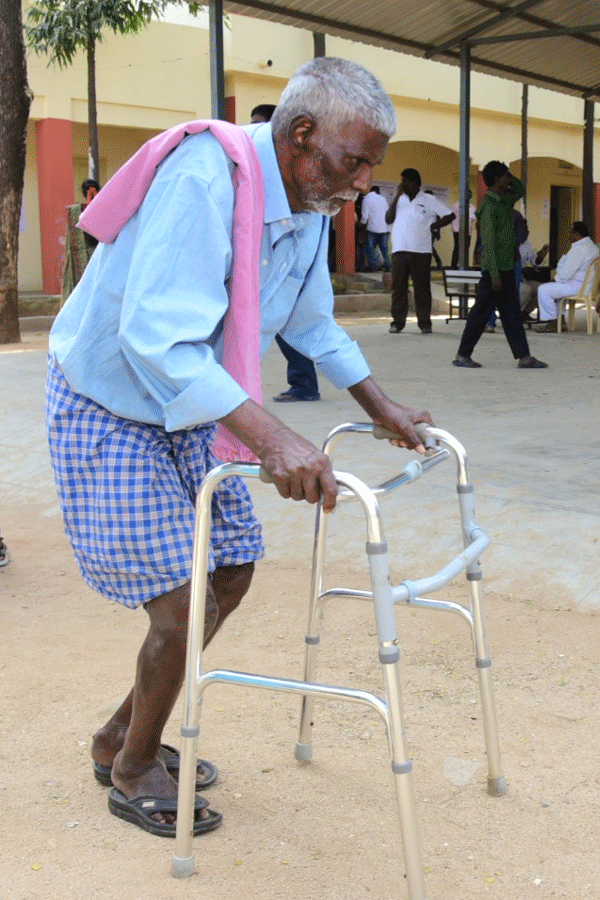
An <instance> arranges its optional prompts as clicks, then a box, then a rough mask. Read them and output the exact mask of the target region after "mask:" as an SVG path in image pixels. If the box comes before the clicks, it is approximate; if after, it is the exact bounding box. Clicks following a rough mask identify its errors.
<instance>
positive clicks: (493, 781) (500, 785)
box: [487, 775, 508, 797]
mask: <svg viewBox="0 0 600 900" xmlns="http://www.w3.org/2000/svg"><path fill="white" fill-rule="evenodd" d="M507 790H508V785H507V783H506V776H505V775H500V777H499V778H488V781H487V792H488V794H490V795H491V796H492V797H502V795H503V794H505V793H506V792H507Z"/></svg>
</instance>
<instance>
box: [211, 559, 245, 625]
mask: <svg viewBox="0 0 600 900" xmlns="http://www.w3.org/2000/svg"><path fill="white" fill-rule="evenodd" d="M253 573H254V563H253V562H249V563H243V564H242V565H241V566H219V567H218V568H216V569H215V571H214V572H213V575H212V587H213V591H214V594H215V598H216V602H217V606H218V608H219V610H220V612H221V614H223V613H225V615H229V613H231V612H233V610H234V609H236V608H237V607H238V606H239V605H240V603H241V601H242V598H243V597H244V595H245V594H246V593H247V591H248V588H249V587H250V582H251V581H252V575H253Z"/></svg>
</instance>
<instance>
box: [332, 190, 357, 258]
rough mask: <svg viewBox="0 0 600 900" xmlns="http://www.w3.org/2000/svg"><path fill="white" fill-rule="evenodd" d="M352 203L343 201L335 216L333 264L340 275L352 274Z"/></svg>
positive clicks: (353, 255)
mask: <svg viewBox="0 0 600 900" xmlns="http://www.w3.org/2000/svg"><path fill="white" fill-rule="evenodd" d="M354 219H355V212H354V203H352V202H350V203H344V205H343V207H342V208H341V210H340V211H339V213H338V214H337V216H336V217H335V264H336V271H337V272H339V274H340V275H354V265H355V248H354Z"/></svg>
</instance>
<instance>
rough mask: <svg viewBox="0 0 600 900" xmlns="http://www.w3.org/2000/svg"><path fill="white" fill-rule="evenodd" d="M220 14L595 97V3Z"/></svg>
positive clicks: (378, 2)
mask: <svg viewBox="0 0 600 900" xmlns="http://www.w3.org/2000/svg"><path fill="white" fill-rule="evenodd" d="M224 9H225V11H226V12H230V13H237V14H238V15H249V16H256V17H258V18H261V19H267V20H269V21H271V22H279V23H281V24H284V25H295V26H296V27H301V28H306V29H308V30H311V31H317V32H322V33H324V34H328V35H334V36H338V37H346V38H351V39H352V40H357V41H363V42H364V43H367V44H371V45H374V46H378V47H386V48H387V49H390V50H398V51H400V52H402V53H410V54H412V55H414V56H420V57H423V58H431V59H436V60H438V61H440V62H445V63H450V64H453V65H459V62H460V46H461V42H466V43H467V44H468V45H469V46H470V48H471V51H470V52H471V67H472V69H474V70H476V71H478V72H486V73H488V74H490V75H500V76H503V77H505V78H509V79H511V80H514V81H521V82H526V83H527V84H534V85H538V86H540V87H545V88H550V89H552V90H557V91H561V92H563V93H565V94H572V95H575V96H579V97H586V98H590V99H600V4H599V3H598V0H516V2H496V0H429V2H427V0H400V2H399V0H393V2H392V0H367V2H365V0H363V2H360V0H271V2H264V0H247V2H244V3H237V2H229V0H224Z"/></svg>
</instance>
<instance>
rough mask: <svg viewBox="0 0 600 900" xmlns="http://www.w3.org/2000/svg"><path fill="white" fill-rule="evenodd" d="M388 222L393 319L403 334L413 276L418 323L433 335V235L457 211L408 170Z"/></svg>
mask: <svg viewBox="0 0 600 900" xmlns="http://www.w3.org/2000/svg"><path fill="white" fill-rule="evenodd" d="M401 179H402V180H401V181H400V184H399V185H398V189H397V191H396V193H395V195H394V199H393V200H392V202H391V204H390V207H389V209H388V211H387V212H386V214H385V221H386V222H387V223H388V225H391V226H392V309H391V314H392V322H391V325H390V334H400V332H401V331H402V330H403V329H404V326H405V325H406V317H407V315H408V279H409V276H410V277H411V278H412V283H413V290H414V295H415V310H416V312H417V322H418V325H419V328H420V329H421V332H422V334H431V256H432V252H433V238H434V236H435V235H439V233H440V228H443V227H444V225H449V224H450V222H451V221H452V220H453V219H454V213H453V212H452V210H451V209H449V208H448V207H447V206H446V205H445V204H444V203H442V201H441V200H438V199H437V197H435V196H434V195H433V194H430V193H427V192H426V191H422V190H421V176H420V174H419V172H417V170H416V169H404V171H403V172H402V173H401Z"/></svg>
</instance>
